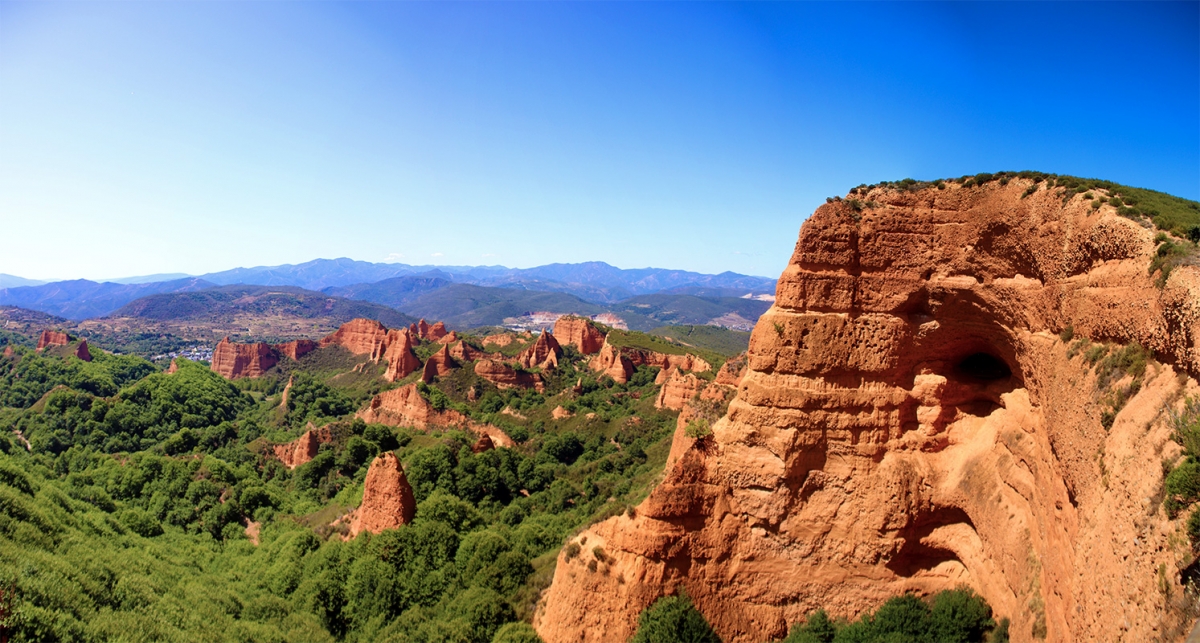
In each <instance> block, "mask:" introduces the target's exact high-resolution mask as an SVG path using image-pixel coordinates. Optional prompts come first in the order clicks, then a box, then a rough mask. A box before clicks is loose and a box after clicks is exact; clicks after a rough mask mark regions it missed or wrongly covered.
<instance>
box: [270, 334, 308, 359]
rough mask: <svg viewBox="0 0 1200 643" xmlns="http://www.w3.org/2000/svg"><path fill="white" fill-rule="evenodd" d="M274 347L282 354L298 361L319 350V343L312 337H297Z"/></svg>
mask: <svg viewBox="0 0 1200 643" xmlns="http://www.w3.org/2000/svg"><path fill="white" fill-rule="evenodd" d="M272 348H274V349H275V352H277V353H279V354H280V355H287V356H288V357H290V358H291V359H292V361H296V360H298V359H300V358H301V357H304V356H305V355H307V354H309V353H311V352H313V351H315V350H317V343H316V342H314V341H312V340H311V339H297V340H294V341H290V342H285V343H283V344H275V345H274V346H272Z"/></svg>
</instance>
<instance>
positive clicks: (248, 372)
mask: <svg viewBox="0 0 1200 643" xmlns="http://www.w3.org/2000/svg"><path fill="white" fill-rule="evenodd" d="M278 363H279V358H278V357H277V356H276V355H275V351H274V350H272V348H271V347H270V345H268V344H264V343H262V342H256V343H254V344H235V343H233V342H231V341H229V338H228V337H226V338H225V339H222V340H221V341H220V342H219V343H218V344H217V346H216V348H214V349H213V356H212V364H211V366H210V368H211V370H212V371H213V372H214V373H216V374H217V375H220V376H221V377H224V378H225V379H227V380H236V379H239V378H242V377H260V376H261V375H262V374H263V373H265V372H267V370H268V369H270V368H271V367H272V366H274V365H276V364H278Z"/></svg>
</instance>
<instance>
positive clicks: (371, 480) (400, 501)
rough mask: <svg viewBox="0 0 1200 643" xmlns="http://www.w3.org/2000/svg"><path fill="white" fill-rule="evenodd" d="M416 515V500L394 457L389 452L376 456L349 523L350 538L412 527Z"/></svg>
mask: <svg viewBox="0 0 1200 643" xmlns="http://www.w3.org/2000/svg"><path fill="white" fill-rule="evenodd" d="M416 514H417V500H416V498H415V497H414V496H413V490H412V487H411V486H410V485H409V484H408V478H406V477H405V476H404V467H403V466H401V465H400V460H399V459H398V458H397V457H396V454H394V453H392V452H390V451H389V452H387V453H383V454H380V455H378V456H376V457H375V459H374V460H372V461H371V467H370V468H369V469H367V478H366V480H365V481H364V483H363V499H362V504H361V505H359V507H358V509H357V510H355V512H354V519H353V520H351V521H350V536H351V537H354V536H357V535H358V534H360V533H362V532H364V531H369V532H371V533H373V534H377V533H379V532H381V531H383V530H384V529H395V528H397V527H400V526H401V525H407V524H409V523H411V522H412V521H413V518H414V517H416Z"/></svg>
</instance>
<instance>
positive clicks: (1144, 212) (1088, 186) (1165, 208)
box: [850, 170, 1200, 242]
mask: <svg viewBox="0 0 1200 643" xmlns="http://www.w3.org/2000/svg"><path fill="white" fill-rule="evenodd" d="M1017 178H1019V179H1029V180H1032V181H1033V185H1031V186H1030V187H1029V188H1028V189H1027V190H1026V192H1025V195H1026V196H1028V195H1030V194H1033V193H1034V192H1036V191H1038V190H1040V189H1047V190H1058V191H1059V192H1060V193H1061V194H1062V196H1063V198H1064V199H1065V198H1070V197H1072V196H1075V195H1076V194H1083V195H1085V196H1088V193H1089V192H1092V195H1091V196H1090V197H1089V198H1093V199H1094V201H1093V203H1094V204H1095V206H1094V207H1098V206H1099V204H1100V203H1102V202H1103V203H1108V204H1109V205H1111V206H1113V207H1115V208H1116V209H1117V214H1120V215H1121V216H1124V217H1128V218H1131V219H1139V218H1141V217H1145V218H1146V219H1148V220H1149V221H1151V222H1153V224H1154V225H1155V227H1157V228H1158V229H1159V230H1164V231H1167V232H1170V233H1171V234H1174V235H1175V236H1177V237H1180V238H1185V239H1190V240H1191V241H1192V242H1200V203H1198V202H1196V201H1192V200H1190V199H1184V198H1182V197H1177V196H1172V195H1170V194H1166V193H1164V192H1158V191H1156V190H1148V189H1146V188H1135V187H1130V186H1128V185H1121V184H1119V183H1114V182H1112V181H1105V180H1103V179H1085V178H1080V177H1077V176H1068V175H1059V174H1051V173H1048V172H1035V171H1032V170H1025V171H1021V172H981V173H979V174H975V175H969V174H968V175H965V176H961V177H959V178H957V179H954V178H948V179H938V180H935V181H917V180H914V179H903V180H900V181H883V182H880V183H875V184H871V185H867V184H865V183H864V184H862V185H859V186H858V187H856V188H853V189H851V190H850V195H851V196H856V195H864V196H865V195H866V194H867V193H868V192H870V191H871V190H872V189H875V188H889V189H895V190H904V191H910V192H915V191H917V190H924V189H929V188H935V189H945V187H946V184H947V183H959V184H961V185H962V186H963V187H972V186H976V185H983V184H986V183H992V182H998V183H1000V184H1007V183H1008V182H1009V181H1011V180H1013V179H1017ZM1100 190H1104V191H1105V192H1106V193H1107V195H1108V196H1107V198H1103V197H1102V196H1101V195H1099V194H1098V192H1099V191H1100Z"/></svg>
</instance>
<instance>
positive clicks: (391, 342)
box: [383, 330, 421, 382]
mask: <svg viewBox="0 0 1200 643" xmlns="http://www.w3.org/2000/svg"><path fill="white" fill-rule="evenodd" d="M412 346H413V341H412V335H411V334H410V333H409V332H408V331H404V330H391V331H388V334H387V336H386V337H385V338H384V348H383V359H384V360H387V365H388V366H387V370H386V371H384V373H383V379H385V380H387V381H389V382H395V381H397V380H402V379H404V378H406V377H408V376H409V374H411V373H415V372H416V371H417V369H419V368H421V360H420V359H419V358H418V357H417V354H416V353H414V352H413V349H412Z"/></svg>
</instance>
